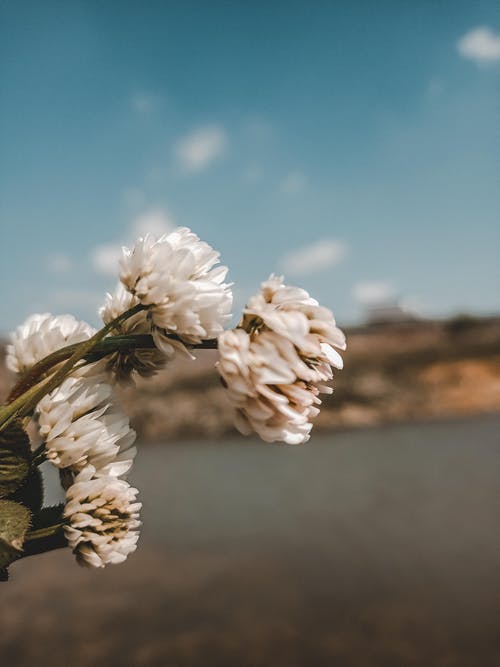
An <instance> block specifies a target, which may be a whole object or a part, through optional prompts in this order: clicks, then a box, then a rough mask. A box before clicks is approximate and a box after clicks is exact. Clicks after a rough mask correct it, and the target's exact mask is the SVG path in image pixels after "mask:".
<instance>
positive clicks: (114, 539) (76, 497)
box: [64, 465, 141, 567]
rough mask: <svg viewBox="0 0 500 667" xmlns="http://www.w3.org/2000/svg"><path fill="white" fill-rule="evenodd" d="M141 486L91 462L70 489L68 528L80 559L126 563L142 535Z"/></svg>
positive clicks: (93, 563) (101, 563) (94, 564)
mask: <svg viewBox="0 0 500 667" xmlns="http://www.w3.org/2000/svg"><path fill="white" fill-rule="evenodd" d="M137 493H138V491H137V489H134V488H133V487H131V486H130V485H129V484H128V482H126V481H125V480H123V479H118V478H116V477H113V476H105V475H102V476H96V470H95V468H94V467H93V466H91V465H89V466H87V467H86V468H84V469H83V470H82V471H81V472H80V474H79V475H77V477H76V478H75V481H74V484H73V485H72V486H70V487H69V489H68V490H67V492H66V507H65V509H64V517H65V518H66V519H67V520H68V525H67V526H65V529H64V532H65V535H66V538H67V540H68V544H69V546H70V548H71V549H72V550H73V553H74V554H75V556H76V558H77V560H78V562H79V563H80V564H82V565H86V566H89V567H104V566H105V565H108V564H109V563H122V562H123V561H124V560H126V558H127V556H128V555H129V554H130V553H132V552H133V551H135V549H136V545H137V540H138V539H139V532H138V528H139V526H140V521H139V510H140V509H141V503H138V502H136V497H137Z"/></svg>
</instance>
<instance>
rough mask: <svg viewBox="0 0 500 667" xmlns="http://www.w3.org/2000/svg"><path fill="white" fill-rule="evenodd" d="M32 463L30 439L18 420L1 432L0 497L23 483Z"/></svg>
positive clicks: (8, 493) (15, 489) (12, 491)
mask: <svg viewBox="0 0 500 667" xmlns="http://www.w3.org/2000/svg"><path fill="white" fill-rule="evenodd" d="M30 463H31V451H30V441H29V438H28V434H27V433H26V431H25V430H24V429H23V427H22V425H21V422H20V421H19V420H18V421H15V422H13V423H12V424H11V425H10V426H8V427H7V428H6V429H5V430H3V431H2V432H0V498H4V497H5V496H8V495H10V494H11V493H14V491H17V489H18V488H19V487H20V486H22V485H23V483H24V482H25V480H26V478H27V477H28V474H29V471H30Z"/></svg>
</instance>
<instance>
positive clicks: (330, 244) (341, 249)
mask: <svg viewBox="0 0 500 667" xmlns="http://www.w3.org/2000/svg"><path fill="white" fill-rule="evenodd" d="M346 252H347V247H346V245H345V244H344V243H342V242H341V241H337V240H335V239H323V240H321V241H316V242H315V243H311V244H310V245H306V246H304V247H303V248H300V249H298V250H294V251H292V252H290V253H288V254H287V255H285V256H284V257H283V258H282V259H281V262H280V266H281V268H282V269H283V271H284V272H285V273H287V274H290V275H295V276H305V275H308V274H311V273H318V272H320V271H324V270H325V269H329V268H331V267H332V266H335V265H336V264H338V263H339V261H340V260H341V259H342V258H343V257H344V256H345V254H346Z"/></svg>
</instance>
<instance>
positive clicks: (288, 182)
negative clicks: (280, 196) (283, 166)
mask: <svg viewBox="0 0 500 667" xmlns="http://www.w3.org/2000/svg"><path fill="white" fill-rule="evenodd" d="M306 188H307V178H306V177H305V175H304V174H303V173H302V172H301V171H299V170H298V169H296V170H294V171H291V172H290V173H289V174H287V175H286V176H285V178H284V179H283V180H282V181H281V183H280V190H281V192H284V193H285V194H286V195H296V194H299V193H300V192H303V191H304V190H305V189H306Z"/></svg>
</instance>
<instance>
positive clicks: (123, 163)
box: [0, 0, 500, 332]
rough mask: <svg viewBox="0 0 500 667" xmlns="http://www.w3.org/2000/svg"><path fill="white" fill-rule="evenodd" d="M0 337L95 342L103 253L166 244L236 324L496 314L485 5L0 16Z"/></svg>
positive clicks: (28, 9)
mask: <svg viewBox="0 0 500 667" xmlns="http://www.w3.org/2000/svg"><path fill="white" fill-rule="evenodd" d="M0 16H1V20H0V111H1V113H0V221H1V250H0V252H1V258H0V260H1V263H0V266H1V277H2V283H3V289H2V290H1V297H0V298H1V304H0V305H1V312H2V322H1V324H0V331H1V332H6V331H8V330H9V329H11V328H12V327H14V326H16V325H17V324H18V323H20V322H21V321H22V320H23V319H24V318H25V317H26V316H27V315H28V314H30V313H32V312H35V311H51V312H54V313H62V312H72V313H75V314H76V315H78V316H80V317H84V318H86V319H88V320H90V321H91V322H92V323H94V324H95V323H96V322H97V318H96V310H97V308H98V306H99V305H100V303H101V302H102V299H103V295H104V293H105V291H107V290H111V289H112V288H113V287H114V284H115V282H116V272H115V271H114V269H113V266H114V264H113V262H114V258H115V256H116V249H117V248H118V247H119V245H120V244H121V243H124V242H127V241H131V240H133V238H134V236H135V235H136V234H137V233H138V232H141V231H145V230H147V229H151V230H152V231H156V230H162V229H168V228H169V227H171V226H172V225H177V224H179V225H186V226H189V227H191V228H192V229H193V230H194V231H196V232H197V233H198V234H199V235H200V236H201V237H202V238H203V239H205V240H207V241H208V242H210V243H211V244H212V245H213V246H214V247H216V248H217V249H219V250H220V251H221V253H222V260H223V262H224V263H225V264H227V265H228V266H229V267H230V278H231V280H233V281H234V282H235V294H236V300H237V307H241V306H242V304H243V302H244V300H245V298H246V297H247V296H248V295H249V294H251V293H252V292H253V291H255V289H256V288H257V286H258V284H259V282H260V281H261V280H263V279H265V278H266V277H267V276H268V274H269V273H271V272H273V271H274V272H278V273H283V272H284V273H285V276H286V278H287V282H289V283H291V284H300V285H302V286H304V287H306V288H307V289H308V290H309V291H310V292H311V293H312V294H313V295H314V296H316V298H318V299H319V300H320V301H321V302H322V303H324V304H325V305H328V306H329V307H331V308H332V309H333V310H334V312H335V314H336V316H337V319H338V320H339V321H340V322H341V323H352V322H356V321H359V320H360V318H361V317H362V315H363V304H366V303H367V302H372V301H373V300H376V299H378V298H389V297H392V296H397V297H398V298H401V300H402V302H403V303H404V304H407V305H408V306H410V307H412V308H415V309H417V310H418V311H420V312H421V313H423V314H425V315H429V316H446V315H449V314H453V313H457V312H462V311H470V312H477V313H491V312H498V311H500V290H499V286H500V262H499V261H498V255H499V250H500V219H499V218H500V189H499V187H498V185H499V182H500V150H499V149H500V5H499V3H498V2H496V1H491V2H481V1H476V2H459V1H456V2H455V1H453V2H452V1H451V0H450V1H449V2H439V1H436V2H414V3H410V2H399V1H398V2H383V1H382V2H377V3H372V2H367V1H366V2H363V1H359V2H356V1H353V2H350V3H346V2H321V1H320V0H315V2H294V1H291V0H288V1H285V0H283V1H281V2H279V1H277V0H274V1H271V2H217V1H215V0H213V1H211V2H207V1H203V2H189V1H188V0H184V1H183V2H181V1H179V2H154V1H151V0H150V1H148V2H141V3H140V2H128V1H126V0H121V1H120V2H119V3H117V2H111V1H104V2H103V1H102V0H101V1H100V2H63V1H61V2H54V1H50V0H47V1H46V2H23V0H15V1H13V0H3V1H2V2H1V3H0Z"/></svg>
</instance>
